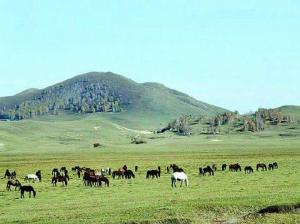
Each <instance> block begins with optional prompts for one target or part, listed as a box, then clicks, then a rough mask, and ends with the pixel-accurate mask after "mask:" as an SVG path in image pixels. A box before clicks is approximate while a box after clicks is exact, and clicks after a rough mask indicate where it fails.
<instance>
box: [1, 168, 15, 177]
mask: <svg viewBox="0 0 300 224" xmlns="http://www.w3.org/2000/svg"><path fill="white" fill-rule="evenodd" d="M16 176H17V173H16V171H13V172H9V170H8V169H6V171H5V173H4V177H3V178H7V179H15V178H16Z"/></svg>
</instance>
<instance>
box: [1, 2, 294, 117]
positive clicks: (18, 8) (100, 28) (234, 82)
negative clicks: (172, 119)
mask: <svg viewBox="0 0 300 224" xmlns="http://www.w3.org/2000/svg"><path fill="white" fill-rule="evenodd" d="M89 71H112V72H116V73H119V74H122V75H125V76H127V77H129V78H131V79H133V80H135V81H137V82H146V81H155V82H160V83H163V84H165V85H167V86H169V87H171V88H175V89H177V90H180V91H183V92H186V93H188V94H189V95H191V96H193V97H196V98H197V99H199V100H202V101H205V102H208V103H211V104H215V105H218V106H222V107H225V108H228V109H231V110H235V109H237V110H239V111H241V112H247V111H249V110H255V109H256V108H257V107H275V106H280V105H284V104H297V105H299V104H300V102H299V99H300V90H299V87H300V76H299V75H300V73H299V71H300V1H298V0H293V1H292V0H290V1H289V0H284V1H282V0H280V1H276V0H269V1H267V0H264V1H262V0H257V1H255V0H248V1H245V0H239V1H237V0H235V1H234V0H209V1H200V0H198V1H174V0H172V1H163V0H161V1H142V0H136V1H133V0H130V1H125V0H124V1H121V0H119V1H111V0H107V1H99V0H95V1H61V0H59V1H53V0H51V1H46V0H44V1H38V0H36V1H29V0H23V1H22V0H19V1H10V0H7V1H4V0H0V96H6V95H12V94H15V93H17V92H20V91H22V90H24V89H27V88H31V87H36V88H43V87H46V86H48V85H51V84H54V83H56V82H59V81H62V80H65V79H67V78H70V77H72V76H74V75H77V74H80V73H85V72H89Z"/></svg>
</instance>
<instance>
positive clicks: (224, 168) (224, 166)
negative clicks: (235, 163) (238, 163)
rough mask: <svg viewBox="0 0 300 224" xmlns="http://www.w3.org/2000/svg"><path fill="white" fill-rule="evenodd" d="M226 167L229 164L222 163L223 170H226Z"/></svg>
mask: <svg viewBox="0 0 300 224" xmlns="http://www.w3.org/2000/svg"><path fill="white" fill-rule="evenodd" d="M226 167H227V165H226V164H225V163H224V164H223V165H222V171H225V170H226Z"/></svg>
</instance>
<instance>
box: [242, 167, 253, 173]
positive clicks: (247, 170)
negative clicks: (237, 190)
mask: <svg viewBox="0 0 300 224" xmlns="http://www.w3.org/2000/svg"><path fill="white" fill-rule="evenodd" d="M244 171H245V174H246V173H248V174H250V173H253V168H252V167H251V166H245V168H244Z"/></svg>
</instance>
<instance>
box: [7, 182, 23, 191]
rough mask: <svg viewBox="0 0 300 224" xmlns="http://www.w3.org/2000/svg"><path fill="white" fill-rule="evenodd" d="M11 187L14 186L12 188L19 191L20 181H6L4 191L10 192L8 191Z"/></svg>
mask: <svg viewBox="0 0 300 224" xmlns="http://www.w3.org/2000/svg"><path fill="white" fill-rule="evenodd" d="M11 186H14V187H15V190H17V188H19V189H20V187H21V183H20V181H18V180H8V181H7V184H6V190H8V191H10V190H11V189H10V187H11Z"/></svg>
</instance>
